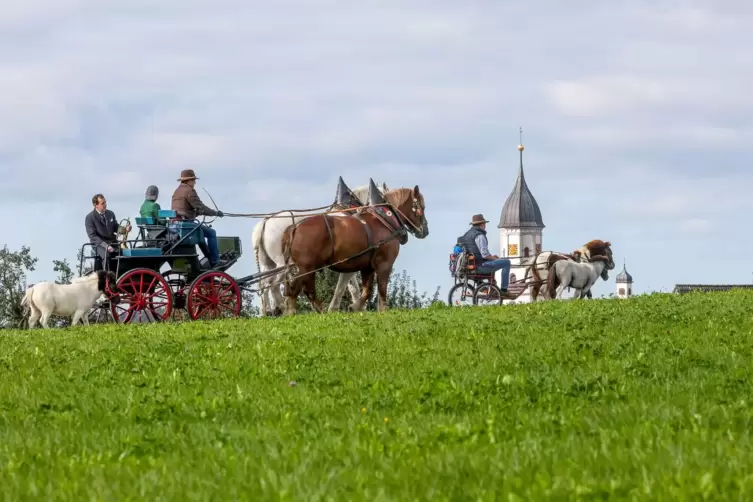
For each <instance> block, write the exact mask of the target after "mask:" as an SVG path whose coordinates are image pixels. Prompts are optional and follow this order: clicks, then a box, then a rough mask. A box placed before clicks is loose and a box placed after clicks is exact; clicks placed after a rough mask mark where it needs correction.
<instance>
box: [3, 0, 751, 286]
mask: <svg viewBox="0 0 753 502" xmlns="http://www.w3.org/2000/svg"><path fill="white" fill-rule="evenodd" d="M752 25H753V4H751V3H750V2H744V1H742V0H735V1H728V0H714V1H713V2H712V1H703V2H702V1H697V2H694V1H684V2H678V1H671V0H668V1H663V2H653V1H644V0H630V1H618V0H615V1H611V2H598V1H595V0H592V1H590V2H589V1H578V0H574V1H571V2H559V1H554V0H549V1H538V2H517V3H510V2H500V1H498V0H468V1H465V2H458V1H456V0H453V1H450V0H410V1H404V0H401V1H398V0H378V1H377V0H359V1H358V2H353V1H346V0H317V1H314V0H298V1H292V0H275V1H274V2H259V1H250V0H242V1H241V0H237V1H236V0H211V1H210V0H204V1H198V0H161V1H160V2H153V1H151V0H149V1H147V0H128V1H110V2H96V1H86V0H27V1H25V2H6V3H5V4H4V5H3V7H2V8H0V172H1V174H2V184H0V210H2V212H3V214H4V217H5V221H4V230H3V234H4V241H5V244H7V245H8V246H9V247H10V248H11V249H19V248H20V247H21V246H22V245H27V246H30V247H31V250H32V253H33V254H34V255H35V256H37V257H38V258H39V264H38V266H37V269H36V270H35V271H34V272H32V273H31V274H30V276H29V278H28V279H29V282H37V281H40V280H49V279H52V278H54V277H55V274H54V272H53V271H52V260H53V259H62V258H67V259H68V260H69V261H74V260H75V256H76V251H77V249H78V248H80V247H81V245H83V244H84V243H85V242H86V241H87V237H86V232H85V229H84V217H85V216H86V214H87V213H88V212H89V211H91V210H92V206H91V197H92V195H94V194H95V193H97V192H102V193H104V194H105V196H106V198H107V199H108V206H109V209H111V210H113V211H114V213H115V215H116V216H117V217H118V218H125V217H129V216H130V217H131V218H133V217H135V216H137V215H138V209H139V206H140V205H141V203H142V201H143V196H144V191H145V189H146V187H147V186H148V185H150V184H155V185H157V186H159V188H160V199H159V201H158V202H160V203H161V204H162V206H163V208H169V206H170V196H171V194H172V191H173V190H174V189H175V187H176V186H177V182H176V179H177V178H178V176H179V174H180V171H181V170H182V169H187V168H191V169H194V170H195V171H196V173H197V175H198V176H199V177H200V180H199V182H198V184H197V189H198V193H199V195H200V196H201V197H202V198H203V199H204V201H205V202H207V203H208V204H211V202H210V201H209V199H208V197H207V195H206V192H205V191H204V190H203V189H206V190H208V191H209V193H211V195H212V197H213V198H214V200H215V201H216V202H217V204H218V206H219V208H220V209H222V210H223V211H225V212H233V213H250V212H257V213H258V212H268V211H276V210H280V209H291V208H293V209H294V208H307V207H313V206H323V205H326V204H328V203H331V202H332V201H333V200H334V196H335V187H336V184H337V179H338V176H342V177H343V178H344V180H345V182H346V183H347V184H348V185H350V186H351V188H355V187H356V186H359V185H363V184H366V183H368V180H369V177H372V178H374V179H375V180H383V181H385V182H386V183H387V184H388V186H389V187H390V188H396V187H413V186H415V185H418V186H419V187H420V190H421V191H422V192H423V194H424V197H425V201H426V206H427V207H426V216H427V219H428V221H429V225H430V231H431V233H430V235H429V237H428V238H426V239H425V240H418V239H415V238H413V237H411V239H410V240H409V242H408V243H407V244H406V245H405V246H403V247H402V249H401V251H400V255H399V257H398V259H397V262H396V264H395V270H396V272H398V273H399V272H401V271H402V270H406V271H407V272H408V274H409V275H410V276H411V277H412V278H413V279H415V280H416V282H417V286H418V290H419V291H420V292H421V291H427V292H429V293H432V292H433V291H434V290H435V289H436V287H437V286H440V287H441V291H440V293H441V297H442V298H446V295H447V292H448V289H449V287H450V286H451V284H452V279H451V277H450V274H449V271H448V268H447V262H448V256H449V253H450V252H451V250H452V247H453V245H454V243H455V239H456V237H457V236H459V235H461V234H462V233H463V232H465V231H466V230H467V228H468V223H469V221H470V219H471V216H472V215H473V214H476V213H483V214H484V215H485V216H486V217H487V219H489V220H491V221H492V222H491V223H490V224H489V231H490V232H489V237H490V246H491V250H492V252H494V253H498V252H499V237H498V234H497V230H496V225H497V222H498V221H499V218H500V212H501V210H502V206H503V204H504V202H505V199H506V198H507V196H508V195H509V193H510V191H511V190H512V188H513V186H514V184H515V179H516V176H517V170H518V151H517V145H518V128H519V127H520V126H522V127H523V142H524V144H525V147H526V150H525V154H524V164H525V173H526V179H527V182H528V185H529V188H530V189H531V191H532V193H533V195H534V196H535V197H536V199H537V201H538V204H539V206H540V208H541V212H542V215H543V220H544V223H545V225H546V228H545V229H544V233H543V245H542V247H543V249H544V250H554V251H564V252H570V251H572V250H574V249H576V248H578V247H580V246H581V245H583V244H584V243H585V242H587V241H589V240H591V239H602V240H609V241H611V242H612V245H613V251H614V254H615V261H616V262H617V263H618V267H617V269H616V270H615V271H614V272H613V274H612V276H611V277H610V280H609V281H608V282H604V281H601V280H600V281H599V282H598V283H597V285H596V286H595V288H594V292H595V294H596V295H597V296H599V295H604V294H609V293H612V292H614V291H615V288H616V286H615V283H614V276H615V275H616V274H617V272H619V269H621V268H622V263H623V261H625V262H626V263H627V269H628V271H629V272H630V273H631V275H632V276H633V279H634V281H635V282H634V284H633V289H634V292H635V293H648V292H652V291H671V290H672V288H673V286H674V285H675V284H676V283H750V282H751V281H752V280H753V263H751V260H750V253H751V251H750V250H751V249H753V233H752V232H751V231H750V230H751V227H750V223H749V220H748V217H747V216H748V215H749V214H751V211H752V210H753V197H751V195H750V194H751V188H750V187H751V186H753V169H751V167H750V165H751V160H752V159H753V114H752V113H751V112H753V93H752V92H751V91H750V90H751V89H753V65H751V64H750V46H751V44H752V43H753V32H751V31H750V30H749V29H748V28H749V27H750V26H752ZM257 221H258V220H252V219H241V218H228V217H226V218H223V219H218V220H217V221H215V223H214V228H215V229H216V230H217V231H218V233H219V235H237V236H240V237H241V239H242V242H243V246H244V252H245V255H244V257H243V258H242V259H241V261H240V262H238V263H237V264H236V265H235V266H234V267H233V268H232V269H231V273H232V274H233V275H236V276H244V275H247V274H250V273H253V272H254V271H255V270H256V266H255V263H254V258H253V252H252V243H251V231H252V228H253V226H254V224H255V223H256V222H257ZM134 233H135V231H134Z"/></svg>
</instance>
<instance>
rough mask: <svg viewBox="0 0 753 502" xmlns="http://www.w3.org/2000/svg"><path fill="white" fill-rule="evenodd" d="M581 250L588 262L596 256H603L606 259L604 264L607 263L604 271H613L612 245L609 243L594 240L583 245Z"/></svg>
mask: <svg viewBox="0 0 753 502" xmlns="http://www.w3.org/2000/svg"><path fill="white" fill-rule="evenodd" d="M581 249H582V250H585V253H584V254H585V255H586V257H587V260H589V261H591V260H592V259H593V258H594V257H596V256H604V257H605V258H606V263H607V266H606V269H605V270H614V267H615V264H614V258H613V257H612V243H611V242H609V241H602V240H599V239H594V240H592V241H589V242H587V243H585V244H584V245H583V248H581ZM604 280H606V279H604Z"/></svg>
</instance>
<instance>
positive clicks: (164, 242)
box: [79, 210, 259, 324]
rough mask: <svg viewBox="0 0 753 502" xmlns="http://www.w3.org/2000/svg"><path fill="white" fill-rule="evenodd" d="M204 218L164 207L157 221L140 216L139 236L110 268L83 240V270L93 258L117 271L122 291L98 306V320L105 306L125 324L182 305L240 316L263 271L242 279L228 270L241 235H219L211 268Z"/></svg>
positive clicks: (200, 315) (162, 315)
mask: <svg viewBox="0 0 753 502" xmlns="http://www.w3.org/2000/svg"><path fill="white" fill-rule="evenodd" d="M202 223H203V221H198V220H184V219H178V218H177V217H176V213H175V211H171V210H162V211H160V212H159V214H158V218H157V219H156V220H155V219H154V218H144V217H138V218H136V225H137V227H138V232H137V237H136V239H133V240H125V241H121V243H119V244H118V245H117V249H116V252H115V253H114V255H113V256H112V258H111V260H110V265H109V267H105V264H103V263H101V259H100V258H99V256H97V253H96V251H95V249H94V248H93V245H92V244H90V243H88V244H84V245H83V246H82V248H81V260H80V262H79V275H81V274H82V273H83V270H84V262H87V261H93V262H94V266H93V268H94V269H95V270H97V269H102V268H110V269H111V270H113V271H114V272H115V276H116V277H117V286H118V288H119V290H120V294H119V295H118V296H117V297H116V298H115V299H114V301H111V302H110V301H108V302H106V303H105V304H102V305H101V306H100V308H99V309H95V310H98V311H99V312H98V313H97V314H95V317H96V320H101V317H102V314H103V313H104V312H103V311H106V312H107V313H109V314H110V315H111V316H112V317H113V318H114V320H115V321H116V322H121V323H125V324H129V323H145V322H155V321H164V320H167V319H168V318H170V316H171V315H172V314H173V312H174V311H175V310H178V309H185V310H186V311H187V313H188V316H189V317H190V318H191V319H192V320H197V319H207V318H219V317H235V316H238V315H239V314H240V311H241V306H242V296H241V289H243V286H245V285H247V284H252V283H253V282H255V281H257V280H258V279H257V278H256V276H257V275H259V274H256V275H252V276H248V277H244V278H242V279H234V278H233V277H231V276H230V275H228V274H227V272H226V271H227V270H228V269H229V268H230V267H232V266H233V265H234V264H235V263H236V262H237V261H238V259H240V257H241V255H242V247H241V240H240V238H239V237H220V236H218V237H217V243H218V247H219V250H220V262H219V264H218V265H217V266H216V267H214V268H211V267H210V266H209V260H208V259H207V256H209V250H208V248H207V245H206V242H205V240H204V235H203V233H202V231H201V224H202ZM115 247H116V245H115V244H113V248H115ZM87 248H89V253H87V252H86V250H87ZM197 248H198V249H200V250H201V251H202V254H203V255H204V256H203V257H202V258H199V253H198V250H197ZM90 317H91V316H90Z"/></svg>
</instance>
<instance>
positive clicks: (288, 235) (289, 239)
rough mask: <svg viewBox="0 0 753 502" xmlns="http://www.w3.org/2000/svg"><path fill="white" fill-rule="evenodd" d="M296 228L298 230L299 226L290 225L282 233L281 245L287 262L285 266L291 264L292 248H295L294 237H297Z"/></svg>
mask: <svg viewBox="0 0 753 502" xmlns="http://www.w3.org/2000/svg"><path fill="white" fill-rule="evenodd" d="M296 228H298V226H297V225H290V226H289V227H288V228H286V229H285V231H284V232H282V238H281V239H280V245H281V246H282V258H283V259H284V260H285V265H288V264H289V263H290V248H291V247H292V246H293V237H294V236H295V229H296Z"/></svg>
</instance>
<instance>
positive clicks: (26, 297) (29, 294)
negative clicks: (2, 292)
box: [21, 286, 34, 306]
mask: <svg viewBox="0 0 753 502" xmlns="http://www.w3.org/2000/svg"><path fill="white" fill-rule="evenodd" d="M33 291H34V286H32V287H30V288H27V289H26V293H25V294H24V297H23V298H21V306H24V305H31V297H32V294H33V293H32V292H33Z"/></svg>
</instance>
